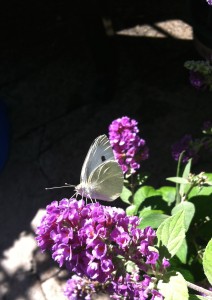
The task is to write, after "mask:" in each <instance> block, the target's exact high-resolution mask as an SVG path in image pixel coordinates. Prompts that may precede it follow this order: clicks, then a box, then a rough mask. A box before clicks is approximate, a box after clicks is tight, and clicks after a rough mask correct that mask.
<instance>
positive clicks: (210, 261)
mask: <svg viewBox="0 0 212 300" xmlns="http://www.w3.org/2000/svg"><path fill="white" fill-rule="evenodd" d="M203 269H204V272H205V275H206V277H207V279H208V281H209V282H210V284H212V239H211V240H210V241H209V243H208V244H207V246H206V248H205V252H204V254H203Z"/></svg>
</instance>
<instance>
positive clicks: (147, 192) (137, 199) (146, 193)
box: [133, 185, 160, 208]
mask: <svg viewBox="0 0 212 300" xmlns="http://www.w3.org/2000/svg"><path fill="white" fill-rule="evenodd" d="M159 195H160V193H159V192H157V190H155V189H154V188H153V187H152V186H147V185H145V186H142V187H141V188H140V189H138V190H137V191H136V193H135V195H134V198H133V203H134V204H135V205H136V206H137V207H138V208H139V206H140V205H141V203H142V202H143V201H144V200H145V199H147V198H150V197H154V196H159Z"/></svg>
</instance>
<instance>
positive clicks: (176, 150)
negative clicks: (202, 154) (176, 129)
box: [172, 134, 199, 163]
mask: <svg viewBox="0 0 212 300" xmlns="http://www.w3.org/2000/svg"><path fill="white" fill-rule="evenodd" d="M183 151H184V154H183V158H182V162H183V163H186V162H188V160H189V159H190V158H192V159H193V161H194V162H195V161H197V160H198V158H199V157H198V154H197V153H198V151H197V149H196V148H195V142H194V140H193V138H192V136H191V135H190V134H186V135H185V136H183V137H182V138H181V139H180V140H179V141H178V142H176V143H175V144H174V145H173V146H172V157H173V158H174V160H178V159H179V157H180V154H181V153H182V152H183Z"/></svg>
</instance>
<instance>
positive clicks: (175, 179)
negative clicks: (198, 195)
mask: <svg viewBox="0 0 212 300" xmlns="http://www.w3.org/2000/svg"><path fill="white" fill-rule="evenodd" d="M166 180H169V181H171V182H175V183H180V184H187V183H188V179H185V178H182V177H168V178H166Z"/></svg>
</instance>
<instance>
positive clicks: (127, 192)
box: [120, 186, 132, 204]
mask: <svg viewBox="0 0 212 300" xmlns="http://www.w3.org/2000/svg"><path fill="white" fill-rule="evenodd" d="M131 196H132V192H131V191H130V190H129V189H128V188H126V187H125V186H123V189H122V193H121V195H120V198H121V200H122V201H123V202H125V203H127V204H131V203H130V201H129V199H130V197H131Z"/></svg>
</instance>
